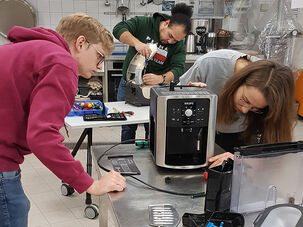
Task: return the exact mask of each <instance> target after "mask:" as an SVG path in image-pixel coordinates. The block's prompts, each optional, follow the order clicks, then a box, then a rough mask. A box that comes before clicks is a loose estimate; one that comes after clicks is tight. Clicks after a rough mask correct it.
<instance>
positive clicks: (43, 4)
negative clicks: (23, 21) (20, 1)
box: [37, 0, 49, 13]
mask: <svg viewBox="0 0 303 227" xmlns="http://www.w3.org/2000/svg"><path fill="white" fill-rule="evenodd" d="M37 10H38V12H39V13H41V12H49V0H39V1H37Z"/></svg>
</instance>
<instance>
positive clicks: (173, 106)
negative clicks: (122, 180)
mask: <svg viewBox="0 0 303 227" xmlns="http://www.w3.org/2000/svg"><path fill="white" fill-rule="evenodd" d="M216 114H217V95H215V94H213V93H211V92H209V91H208V90H206V89H205V88H200V87H188V86H176V87H175V86H173V85H171V86H165V87H153V88H151V92H150V149H151V152H152V155H153V158H154V161H155V163H156V165H158V166H161V167H166V168H173V169H194V168H201V167H204V166H206V162H207V160H208V158H210V157H212V156H213V154H214V141H215V140H214V137H215V124H216Z"/></svg>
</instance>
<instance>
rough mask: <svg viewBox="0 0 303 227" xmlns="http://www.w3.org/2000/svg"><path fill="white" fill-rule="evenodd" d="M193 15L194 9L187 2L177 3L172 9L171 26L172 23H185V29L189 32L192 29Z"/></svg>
mask: <svg viewBox="0 0 303 227" xmlns="http://www.w3.org/2000/svg"><path fill="white" fill-rule="evenodd" d="M192 15H193V10H192V8H191V7H190V6H188V5H186V4H185V3H179V4H176V5H175V6H174V7H173V8H172V9H171V17H170V22H169V26H172V25H183V26H184V31H185V33H186V34H188V33H189V32H190V30H191V20H190V18H191V16H192Z"/></svg>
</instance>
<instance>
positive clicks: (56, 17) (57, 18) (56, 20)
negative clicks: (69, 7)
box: [50, 13, 62, 26]
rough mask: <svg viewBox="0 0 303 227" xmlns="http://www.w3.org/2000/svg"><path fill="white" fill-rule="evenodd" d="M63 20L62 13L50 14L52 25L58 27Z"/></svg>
mask: <svg viewBox="0 0 303 227" xmlns="http://www.w3.org/2000/svg"><path fill="white" fill-rule="evenodd" d="M61 18H62V13H50V22H51V25H55V26H57V25H58V23H59V21H60V20H61Z"/></svg>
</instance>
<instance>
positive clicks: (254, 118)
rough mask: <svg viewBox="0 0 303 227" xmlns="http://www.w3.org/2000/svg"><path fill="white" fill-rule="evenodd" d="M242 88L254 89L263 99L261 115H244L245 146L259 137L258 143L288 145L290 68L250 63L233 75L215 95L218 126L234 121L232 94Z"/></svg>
mask: <svg viewBox="0 0 303 227" xmlns="http://www.w3.org/2000/svg"><path fill="white" fill-rule="evenodd" d="M242 85H245V86H251V87H255V88H257V89H258V90H259V91H260V92H261V93H262V94H263V95H264V97H265V99H266V101H267V105H268V106H267V107H266V108H265V109H263V114H255V113H253V112H251V111H250V112H248V113H247V114H246V123H247V124H246V129H245V131H244V137H245V138H244V139H245V141H246V142H247V143H250V142H251V141H252V140H253V137H254V135H256V134H261V135H262V137H261V142H262V143H276V142H290V141H292V130H293V126H294V123H295V120H296V112H295V98H294V91H295V86H294V78H293V75H292V72H291V70H290V68H288V67H286V66H282V65H279V64H277V63H275V62H272V61H269V60H262V61H257V62H253V63H250V64H249V65H247V66H246V67H244V68H243V69H241V70H240V71H238V72H236V73H235V74H234V75H233V76H232V77H231V78H230V79H229V80H228V81H227V82H226V83H225V86H224V88H223V89H222V90H221V92H220V94H219V101H218V115H217V116H218V117H217V122H218V123H225V124H231V123H232V122H233V121H235V120H236V117H235V116H236V110H235V109H234V94H235V93H236V91H237V90H238V88H239V87H240V86H242Z"/></svg>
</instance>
